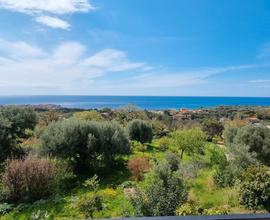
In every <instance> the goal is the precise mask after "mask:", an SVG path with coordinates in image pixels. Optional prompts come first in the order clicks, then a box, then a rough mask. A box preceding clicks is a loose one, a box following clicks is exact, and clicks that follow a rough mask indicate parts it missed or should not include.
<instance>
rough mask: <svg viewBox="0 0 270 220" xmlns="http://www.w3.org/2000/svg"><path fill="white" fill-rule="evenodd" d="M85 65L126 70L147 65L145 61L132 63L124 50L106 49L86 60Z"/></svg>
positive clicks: (113, 70) (109, 69) (107, 69)
mask: <svg viewBox="0 0 270 220" xmlns="http://www.w3.org/2000/svg"><path fill="white" fill-rule="evenodd" d="M83 65H85V66H92V67H95V68H100V67H102V68H105V69H106V71H112V72H117V71H125V70H129V69H136V68H140V67H143V66H145V64H144V63H131V62H129V61H128V60H127V58H126V54H125V53H124V52H123V51H118V50H114V49H105V50H103V51H101V52H99V53H97V54H95V55H94V56H92V57H89V58H87V59H85V60H84V62H83Z"/></svg>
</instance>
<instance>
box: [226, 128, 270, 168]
mask: <svg viewBox="0 0 270 220" xmlns="http://www.w3.org/2000/svg"><path fill="white" fill-rule="evenodd" d="M225 140H226V144H227V145H228V146H232V145H233V144H234V145H236V146H238V145H243V146H247V147H249V151H250V152H254V153H256V155H257V156H256V157H257V159H258V160H260V161H261V162H262V163H264V164H266V165H269V164H270V160H269V157H270V129H268V128H266V127H263V126H252V125H249V126H245V127H241V128H238V129H236V128H230V129H229V130H228V131H226V132H225Z"/></svg>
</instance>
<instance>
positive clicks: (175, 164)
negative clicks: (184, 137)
mask: <svg viewBox="0 0 270 220" xmlns="http://www.w3.org/2000/svg"><path fill="white" fill-rule="evenodd" d="M164 158H165V160H166V162H167V163H168V164H169V166H170V169H171V170H172V171H177V170H178V169H179V165H180V156H179V155H178V154H176V153H173V152H171V151H167V152H166V153H165V155H164Z"/></svg>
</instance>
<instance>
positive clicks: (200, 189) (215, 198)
mask: <svg viewBox="0 0 270 220" xmlns="http://www.w3.org/2000/svg"><path fill="white" fill-rule="evenodd" d="M213 172H214V170H209V169H205V170H202V171H200V172H199V174H198V176H197V178H196V179H195V180H192V181H190V182H189V187H190V195H189V197H190V199H191V200H193V201H196V202H197V203H199V204H200V205H201V206H202V207H203V208H211V207H214V206H229V207H237V206H239V203H238V194H237V190H236V189H234V188H218V187H216V186H215V184H214V181H213V178H212V176H213Z"/></svg>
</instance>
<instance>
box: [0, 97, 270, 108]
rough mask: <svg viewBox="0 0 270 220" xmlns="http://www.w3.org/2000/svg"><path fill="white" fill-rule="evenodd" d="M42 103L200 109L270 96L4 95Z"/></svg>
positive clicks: (263, 101) (1, 101)
mask: <svg viewBox="0 0 270 220" xmlns="http://www.w3.org/2000/svg"><path fill="white" fill-rule="evenodd" d="M39 104H54V105H61V106H62V107H66V108H79V109H102V108H119V107H122V106H125V105H129V104H132V105H136V106H138V107H140V108H142V109H148V110H164V109H181V108H188V109H199V108H212V107H217V106H270V97H186V96H0V105H39Z"/></svg>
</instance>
